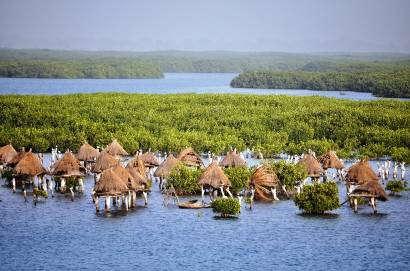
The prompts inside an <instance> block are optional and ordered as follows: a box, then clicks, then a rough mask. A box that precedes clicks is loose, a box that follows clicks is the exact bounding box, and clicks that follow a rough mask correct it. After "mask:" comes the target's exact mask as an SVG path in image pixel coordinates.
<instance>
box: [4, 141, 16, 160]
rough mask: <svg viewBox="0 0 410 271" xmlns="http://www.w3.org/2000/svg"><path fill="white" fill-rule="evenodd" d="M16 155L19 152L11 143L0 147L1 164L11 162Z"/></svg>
mask: <svg viewBox="0 0 410 271" xmlns="http://www.w3.org/2000/svg"><path fill="white" fill-rule="evenodd" d="M16 155H17V152H16V150H15V149H14V148H13V146H12V145H11V144H8V145H5V146H3V147H1V148H0V164H1V163H7V162H9V161H10V160H11V159H13V157H14V156H16Z"/></svg>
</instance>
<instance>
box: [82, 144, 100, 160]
mask: <svg viewBox="0 0 410 271" xmlns="http://www.w3.org/2000/svg"><path fill="white" fill-rule="evenodd" d="M99 155H100V151H99V150H98V149H95V148H94V147H93V146H91V145H90V144H88V143H87V142H85V143H84V144H83V145H82V146H81V147H80V149H79V150H78V153H77V159H78V160H80V161H84V162H94V161H95V160H96V159H97V157H98V156H99Z"/></svg>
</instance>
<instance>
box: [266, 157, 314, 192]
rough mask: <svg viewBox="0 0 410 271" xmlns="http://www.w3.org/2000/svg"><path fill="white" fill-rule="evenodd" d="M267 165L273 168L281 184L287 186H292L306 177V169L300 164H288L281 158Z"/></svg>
mask: <svg viewBox="0 0 410 271" xmlns="http://www.w3.org/2000/svg"><path fill="white" fill-rule="evenodd" d="M269 166H271V167H272V168H273V169H274V171H275V173H276V176H278V179H279V181H280V182H281V184H284V185H286V187H289V188H294V187H295V186H296V185H298V183H299V182H300V181H302V180H304V179H306V178H307V170H306V168H305V167H304V166H303V165H301V164H290V163H286V162H285V161H283V160H282V161H279V162H273V163H270V164H269Z"/></svg>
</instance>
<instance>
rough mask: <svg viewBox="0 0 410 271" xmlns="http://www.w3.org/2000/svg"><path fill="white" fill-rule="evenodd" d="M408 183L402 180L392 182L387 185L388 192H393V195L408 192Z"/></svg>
mask: <svg viewBox="0 0 410 271" xmlns="http://www.w3.org/2000/svg"><path fill="white" fill-rule="evenodd" d="M406 187H407V182H406V181H401V180H390V181H388V182H387V184H386V190H388V191H390V192H392V194H395V193H400V192H403V191H405V190H406Z"/></svg>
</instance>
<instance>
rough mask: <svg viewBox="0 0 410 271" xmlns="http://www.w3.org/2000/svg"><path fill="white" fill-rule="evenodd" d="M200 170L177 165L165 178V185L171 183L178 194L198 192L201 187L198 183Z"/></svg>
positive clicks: (168, 185) (169, 185)
mask: <svg viewBox="0 0 410 271" xmlns="http://www.w3.org/2000/svg"><path fill="white" fill-rule="evenodd" d="M201 173H202V172H201V170H200V169H197V168H193V167H188V166H185V165H182V164H181V165H178V166H177V167H176V168H174V169H173V170H172V171H171V174H170V176H169V178H168V179H167V187H168V188H169V187H171V185H172V186H173V187H174V188H175V191H176V193H177V194H178V195H195V194H198V193H200V191H201V187H200V186H199V184H198V179H199V176H200V175H201Z"/></svg>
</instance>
